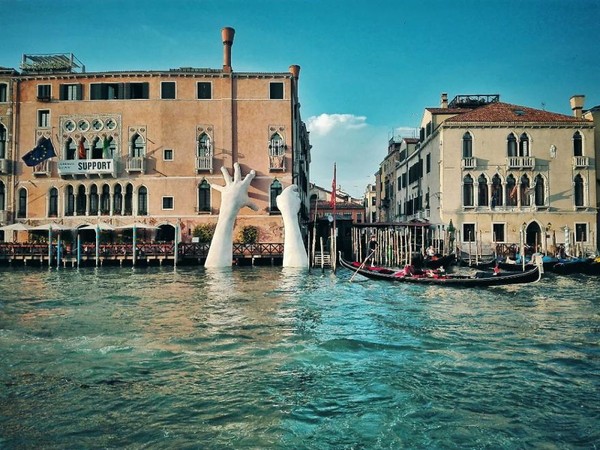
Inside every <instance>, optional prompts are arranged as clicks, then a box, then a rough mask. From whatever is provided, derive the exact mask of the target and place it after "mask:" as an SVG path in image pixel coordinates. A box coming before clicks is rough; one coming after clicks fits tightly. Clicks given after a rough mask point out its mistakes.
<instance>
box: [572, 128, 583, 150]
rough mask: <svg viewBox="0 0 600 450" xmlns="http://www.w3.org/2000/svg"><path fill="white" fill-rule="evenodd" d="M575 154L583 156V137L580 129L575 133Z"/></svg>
mask: <svg viewBox="0 0 600 450" xmlns="http://www.w3.org/2000/svg"><path fill="white" fill-rule="evenodd" d="M573 156H583V137H582V136H581V133H580V132H579V131H576V132H575V133H573Z"/></svg>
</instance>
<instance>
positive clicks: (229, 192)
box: [211, 163, 258, 215]
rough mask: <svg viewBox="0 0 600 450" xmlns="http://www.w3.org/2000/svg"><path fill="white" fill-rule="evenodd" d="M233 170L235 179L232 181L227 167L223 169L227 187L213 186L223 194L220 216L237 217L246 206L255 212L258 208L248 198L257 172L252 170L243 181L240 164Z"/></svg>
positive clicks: (236, 164)
mask: <svg viewBox="0 0 600 450" xmlns="http://www.w3.org/2000/svg"><path fill="white" fill-rule="evenodd" d="M233 170H234V174H233V179H231V175H229V171H228V170H227V169H226V168H225V167H221V172H222V173H223V179H224V180H225V186H218V185H215V184H213V185H211V187H212V188H213V189H214V190H216V191H219V192H220V193H221V210H220V212H219V214H220V215H221V214H233V215H237V213H238V212H239V210H240V209H242V208H243V207H244V206H248V207H249V208H251V209H253V210H254V211H257V210H258V207H257V206H256V205H255V204H254V203H252V201H250V198H249V197H248V188H249V187H250V183H251V182H252V180H253V179H254V177H255V175H256V172H255V171H254V170H251V171H250V173H249V174H248V175H246V176H245V177H244V179H243V180H242V171H241V169H240V165H239V164H238V163H235V164H234V165H233Z"/></svg>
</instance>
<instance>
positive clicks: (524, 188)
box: [520, 175, 532, 206]
mask: <svg viewBox="0 0 600 450" xmlns="http://www.w3.org/2000/svg"><path fill="white" fill-rule="evenodd" d="M520 185H521V206H531V194H532V192H531V190H530V189H529V186H530V182H529V177H528V176H527V175H523V176H522V177H521V181H520Z"/></svg>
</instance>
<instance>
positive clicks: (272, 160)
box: [269, 141, 286, 170]
mask: <svg viewBox="0 0 600 450" xmlns="http://www.w3.org/2000/svg"><path fill="white" fill-rule="evenodd" d="M285 150H286V146H285V145H284V144H282V143H280V142H279V141H277V142H274V141H270V143H269V169H270V170H285Z"/></svg>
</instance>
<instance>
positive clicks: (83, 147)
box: [77, 138, 89, 159]
mask: <svg viewBox="0 0 600 450" xmlns="http://www.w3.org/2000/svg"><path fill="white" fill-rule="evenodd" d="M88 145H89V144H88V142H87V141H86V140H85V138H81V139H80V140H79V143H78V144H77V159H87V157H88Z"/></svg>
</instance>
